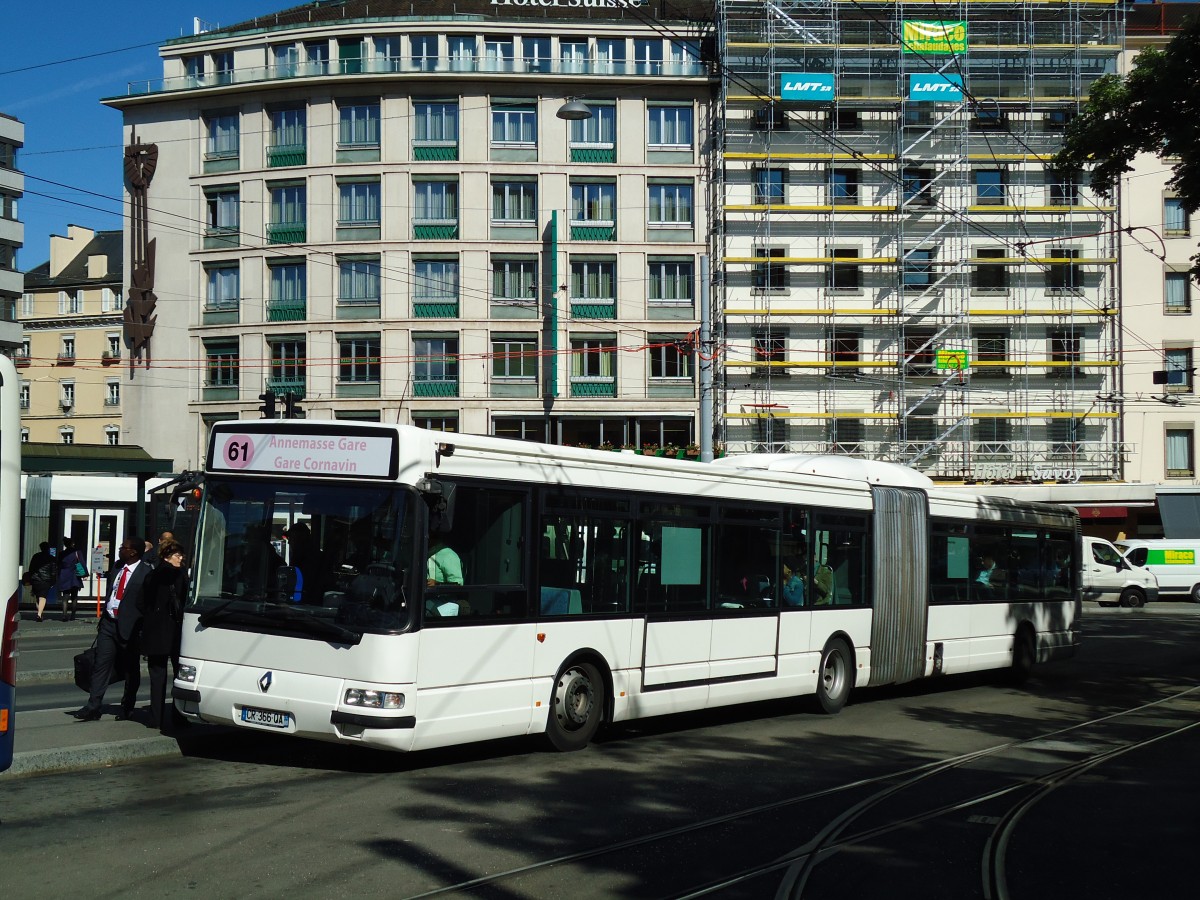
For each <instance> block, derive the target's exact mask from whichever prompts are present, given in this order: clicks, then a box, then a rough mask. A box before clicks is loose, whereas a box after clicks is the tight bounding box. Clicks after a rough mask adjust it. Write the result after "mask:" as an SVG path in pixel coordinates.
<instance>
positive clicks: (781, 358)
mask: <svg viewBox="0 0 1200 900" xmlns="http://www.w3.org/2000/svg"><path fill="white" fill-rule="evenodd" d="M752 340H753V351H752V356H753V362H754V363H755V366H754V368H753V370H752V371H751V374H752V375H754V376H756V377H758V378H769V377H771V376H774V375H786V374H787V369H785V368H782V364H783V363H784V362H786V361H787V334H786V333H784V332H782V331H756V332H754V335H753V337H752Z"/></svg>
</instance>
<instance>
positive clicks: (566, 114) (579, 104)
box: [555, 97, 592, 122]
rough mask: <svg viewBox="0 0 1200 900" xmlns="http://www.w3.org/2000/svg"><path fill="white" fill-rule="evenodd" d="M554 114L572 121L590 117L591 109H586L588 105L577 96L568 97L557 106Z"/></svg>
mask: <svg viewBox="0 0 1200 900" xmlns="http://www.w3.org/2000/svg"><path fill="white" fill-rule="evenodd" d="M555 115H556V116H558V117H559V118H560V119H566V120H568V121H572V122H574V121H579V120H581V119H590V118H591V117H592V111H591V110H590V109H588V105H587V104H586V103H584V102H583V101H582V100H580V99H579V98H578V97H569V98H567V102H566V103H564V104H563V105H562V106H560V107H559V108H558V112H556V113H555Z"/></svg>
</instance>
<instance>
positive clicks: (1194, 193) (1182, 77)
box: [1053, 18, 1200, 276]
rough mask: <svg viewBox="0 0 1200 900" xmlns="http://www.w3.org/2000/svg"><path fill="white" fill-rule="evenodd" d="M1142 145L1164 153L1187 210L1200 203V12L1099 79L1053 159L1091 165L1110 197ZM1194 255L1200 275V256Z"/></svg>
mask: <svg viewBox="0 0 1200 900" xmlns="http://www.w3.org/2000/svg"><path fill="white" fill-rule="evenodd" d="M1140 153H1153V154H1157V155H1160V156H1164V157H1166V161H1167V162H1168V163H1169V164H1170V166H1171V171H1172V177H1171V179H1170V181H1168V182H1167V184H1168V187H1170V188H1171V189H1172V190H1174V191H1175V193H1176V194H1177V195H1178V197H1179V200H1180V204H1181V205H1182V206H1183V208H1184V209H1186V210H1187V211H1188V212H1189V213H1194V212H1195V211H1196V210H1197V208H1200V18H1189V19H1188V20H1187V21H1186V22H1185V23H1184V25H1183V28H1182V29H1181V30H1180V32H1179V33H1178V34H1176V35H1175V37H1173V38H1172V39H1171V40H1170V41H1169V42H1168V43H1167V44H1166V45H1165V46H1164V47H1163V49H1161V50H1158V49H1154V48H1147V49H1144V50H1142V51H1141V52H1140V53H1139V54H1138V56H1137V58H1136V59H1135V60H1134V63H1133V67H1132V69H1131V70H1130V72H1129V74H1128V75H1125V76H1121V75H1105V76H1103V77H1101V78H1098V79H1097V80H1096V81H1095V82H1093V84H1092V87H1091V90H1090V91H1089V97H1088V102H1087V104H1086V106H1085V107H1084V109H1083V111H1082V113H1081V114H1080V115H1079V116H1077V117H1076V118H1075V119H1073V120H1072V121H1071V122H1070V124H1069V125H1068V126H1067V131H1066V135H1065V138H1064V142H1063V147H1062V149H1061V150H1060V151H1059V153H1058V154H1057V155H1056V157H1055V159H1054V163H1053V164H1054V166H1055V168H1057V169H1059V170H1061V171H1068V172H1079V171H1083V170H1085V169H1088V168H1090V169H1091V183H1092V188H1093V189H1094V190H1096V191H1097V192H1098V193H1099V194H1100V195H1101V196H1103V197H1109V198H1111V197H1112V196H1113V195H1114V193H1115V192H1116V187H1117V184H1118V182H1119V179H1120V177H1121V176H1122V175H1123V174H1124V173H1126V172H1129V171H1131V170H1132V168H1133V161H1134V158H1135V157H1136V156H1137V155H1138V154H1140ZM1193 260H1196V261H1197V266H1196V267H1195V268H1193V270H1192V272H1193V275H1194V276H1195V275H1196V274H1200V258H1198V257H1193Z"/></svg>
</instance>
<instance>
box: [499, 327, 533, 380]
mask: <svg viewBox="0 0 1200 900" xmlns="http://www.w3.org/2000/svg"><path fill="white" fill-rule="evenodd" d="M537 374H538V344H537V338H536V337H534V336H533V335H510V336H499V335H497V336H496V337H494V338H492V377H493V378H497V379H505V380H521V381H534V380H536V379H537Z"/></svg>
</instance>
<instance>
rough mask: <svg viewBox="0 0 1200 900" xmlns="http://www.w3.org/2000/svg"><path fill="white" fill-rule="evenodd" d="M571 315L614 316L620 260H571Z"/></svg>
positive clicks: (583, 316)
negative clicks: (617, 261) (618, 262)
mask: <svg viewBox="0 0 1200 900" xmlns="http://www.w3.org/2000/svg"><path fill="white" fill-rule="evenodd" d="M570 291H571V294H570V298H571V315H573V316H576V317H582V318H613V317H615V316H616V303H617V263H616V260H612V259H602V260H596V259H583V260H581V259H572V260H571V284H570Z"/></svg>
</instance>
